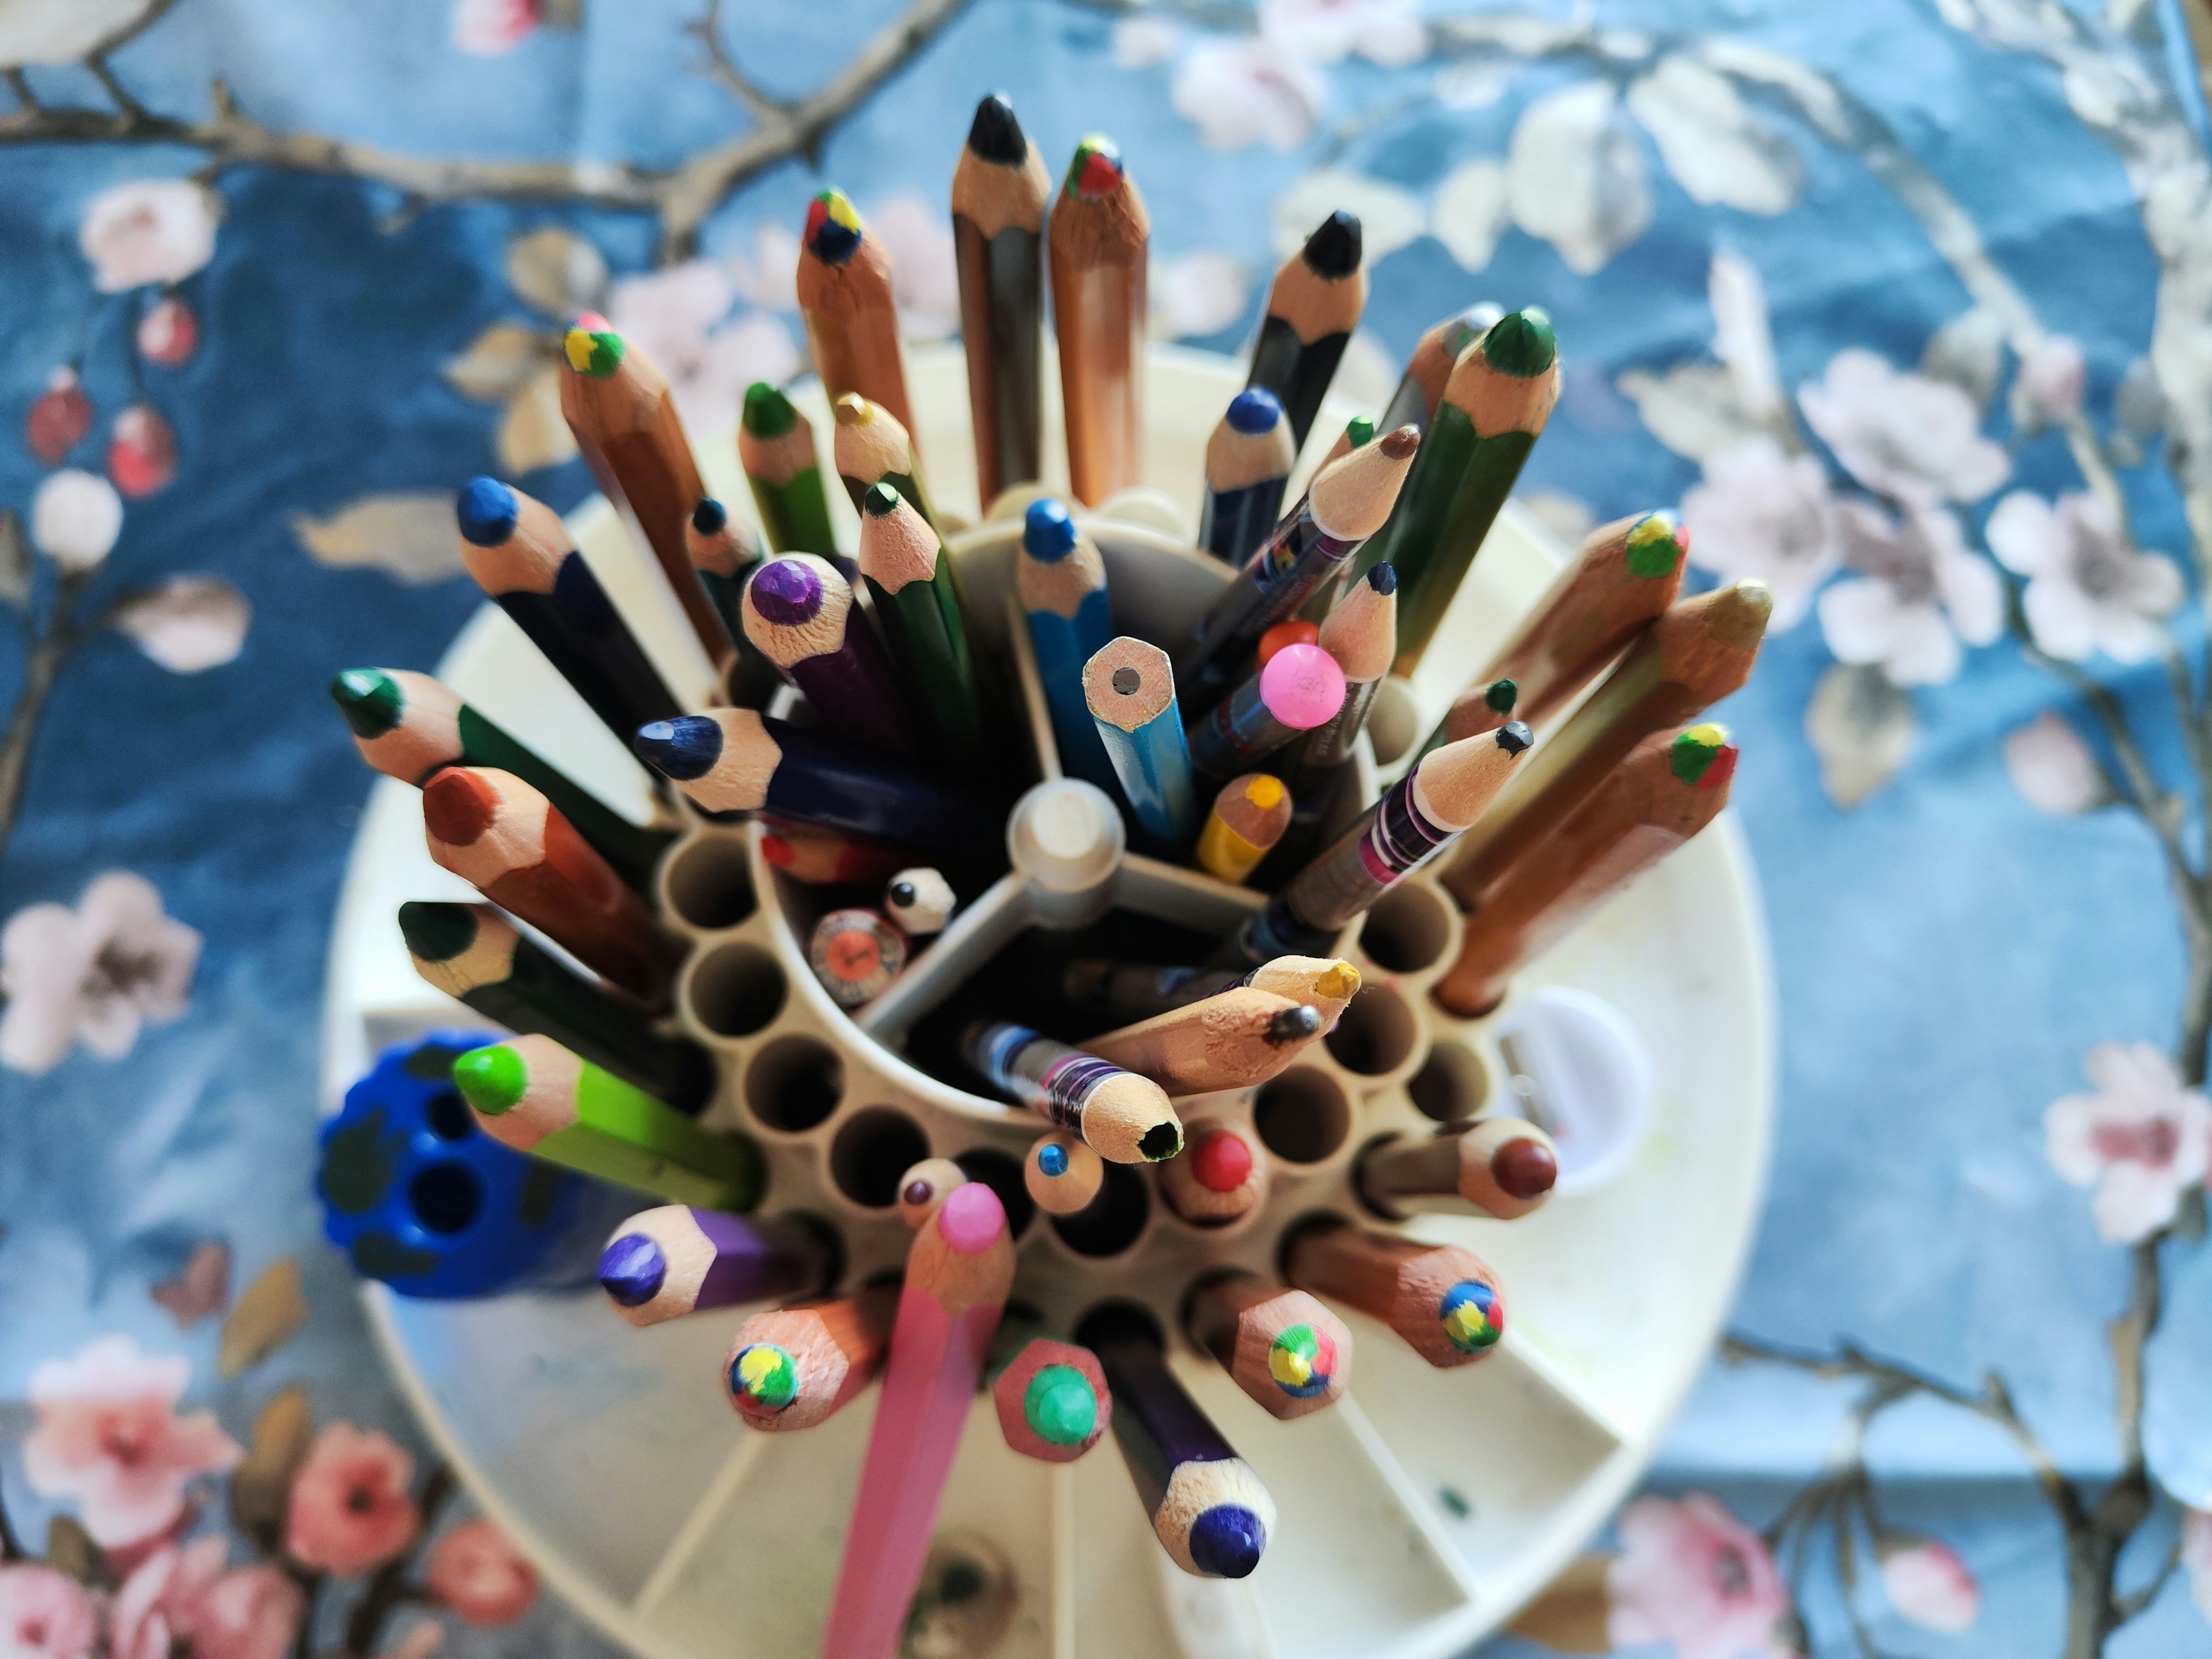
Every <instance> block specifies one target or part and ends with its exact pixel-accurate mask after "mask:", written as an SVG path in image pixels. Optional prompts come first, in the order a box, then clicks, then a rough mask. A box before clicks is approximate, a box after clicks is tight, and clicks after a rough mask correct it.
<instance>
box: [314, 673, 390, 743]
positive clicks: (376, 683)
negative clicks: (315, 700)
mask: <svg viewBox="0 0 2212 1659" xmlns="http://www.w3.org/2000/svg"><path fill="white" fill-rule="evenodd" d="M331 702H334V703H336V704H337V706H338V713H339V714H341V715H343V717H344V720H345V723H346V725H347V726H349V728H351V730H352V732H353V734H354V736H356V737H357V738H380V737H382V736H383V735H384V734H385V733H386V732H389V731H390V730H392V727H393V726H397V725H398V724H399V716H400V713H401V711H402V709H403V708H404V706H405V702H406V700H405V699H404V697H402V696H400V695H399V683H398V681H397V680H395V679H393V678H392V676H391V675H389V674H387V673H386V672H385V671H383V670H382V669H381V668H349V669H347V670H346V671H344V672H343V673H342V674H340V675H338V676H337V678H334V679H332V680H331Z"/></svg>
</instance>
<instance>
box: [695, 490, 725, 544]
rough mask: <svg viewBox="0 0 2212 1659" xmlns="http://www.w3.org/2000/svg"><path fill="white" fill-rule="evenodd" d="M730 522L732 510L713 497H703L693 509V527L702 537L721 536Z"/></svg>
mask: <svg viewBox="0 0 2212 1659" xmlns="http://www.w3.org/2000/svg"><path fill="white" fill-rule="evenodd" d="M729 521H730V510H729V508H727V507H724V506H723V505H722V504H721V502H720V501H716V500H715V499H714V497H713V496H712V495H702V496H701V497H700V498H699V505H698V506H696V507H693V508H692V509H691V527H692V528H693V529H694V530H696V531H697V532H699V533H700V534H701V535H702V536H719V535H720V534H721V533H722V526H725V525H726V524H728V523H729Z"/></svg>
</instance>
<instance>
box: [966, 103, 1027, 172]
mask: <svg viewBox="0 0 2212 1659" xmlns="http://www.w3.org/2000/svg"><path fill="white" fill-rule="evenodd" d="M968 148H969V149H971V150H973V151H974V152H975V155H976V156H977V157H978V158H979V159H981V160H982V161H995V162H997V163H998V164H999V165H1000V167H1019V166H1021V164H1022V163H1023V162H1024V161H1027V160H1028V159H1029V154H1030V141H1029V139H1028V138H1027V137H1025V136H1024V134H1023V132H1022V124H1021V123H1020V122H1019V121H1018V120H1017V119H1016V118H1014V101H1013V100H1012V99H1011V98H1009V97H1007V96H1006V94H1005V93H1003V92H994V93H992V94H989V95H988V96H987V97H986V98H985V99H984V100H983V101H982V102H981V103H980V104H978V105H976V106H975V120H974V121H973V122H971V123H970V124H969V128H968Z"/></svg>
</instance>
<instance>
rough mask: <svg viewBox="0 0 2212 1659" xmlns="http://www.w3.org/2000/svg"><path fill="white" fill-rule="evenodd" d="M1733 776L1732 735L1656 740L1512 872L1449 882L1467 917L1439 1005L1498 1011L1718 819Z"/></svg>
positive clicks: (1717, 729) (1667, 735)
mask: <svg viewBox="0 0 2212 1659" xmlns="http://www.w3.org/2000/svg"><path fill="white" fill-rule="evenodd" d="M1735 766H1736V749H1735V744H1732V743H1731V742H1729V733H1728V728H1727V727H1726V726H1718V725H1715V724H1712V723H1710V722H1708V723H1707V724H1705V725H1703V726H1691V727H1689V728H1687V729H1686V730H1684V731H1680V732H1653V733H1652V734H1651V735H1650V737H1648V738H1644V740H1643V742H1641V743H1639V744H1637V746H1636V747H1635V748H1634V749H1633V750H1630V751H1629V755H1628V757H1627V758H1626V760H1624V761H1622V762H1621V763H1620V765H1619V766H1617V767H1615V768H1614V769H1613V771H1612V772H1610V773H1609V774H1607V776H1606V777H1605V778H1604V780H1603V781H1601V782H1600V783H1599V784H1598V786H1597V787H1596V788H1595V789H1594V790H1592V791H1591V792H1590V795H1589V799H1587V800H1585V801H1584V802H1583V804H1582V805H1581V806H1579V807H1577V809H1576V810H1575V811H1572V812H1571V813H1570V814H1568V815H1567V816H1566V817H1565V818H1564V819H1563V820H1561V821H1560V823H1559V827H1558V829H1555V830H1553V831H1552V832H1551V833H1550V834H1549V835H1548V836H1546V837H1545V838H1544V839H1543V840H1542V841H1541V842H1537V843H1535V844H1534V848H1532V850H1530V851H1529V852H1528V853H1527V854H1523V855H1522V857H1521V858H1519V859H1517V860H1515V861H1514V862H1513V863H1512V864H1510V866H1501V865H1500V864H1499V863H1498V860H1497V859H1496V857H1495V856H1492V857H1485V858H1482V859H1480V860H1476V861H1475V862H1474V863H1473V864H1471V865H1469V866H1468V867H1467V869H1466V870H1465V871H1464V872H1462V871H1461V870H1458V869H1454V870H1452V871H1450V872H1447V875H1446V878H1445V879H1446V882H1447V884H1449V885H1450V886H1451V887H1452V889H1453V891H1454V894H1455V896H1459V897H1460V899H1461V902H1462V903H1463V904H1466V905H1467V906H1468V912H1469V914H1468V919H1467V930H1466V933H1465V934H1464V935H1463V937H1462V943H1461V945H1460V955H1459V960H1458V961H1457V962H1455V963H1453V965H1452V968H1451V970H1450V971H1449V973H1447V974H1446V975H1444V976H1443V979H1441V980H1439V981H1437V987H1436V990H1435V996H1436V999H1437V1001H1438V1002H1439V1003H1441V1004H1442V1005H1443V1006H1444V1007H1446V1008H1449V1009H1450V1010H1451V1011H1452V1012H1455V1013H1462V1012H1468V1013H1479V1012H1487V1011H1488V1010H1489V1009H1491V1008H1492V1007H1495V1006H1497V1005H1498V1002H1500V1001H1501V1000H1504V995H1505V989H1506V986H1507V984H1508V983H1509V982H1510V980H1511V978H1512V976H1513V975H1514V974H1515V972H1516V971H1517V970H1518V969H1520V968H1521V967H1522V964H1523V963H1527V962H1528V961H1530V960H1531V959H1532V958H1534V957H1535V956H1536V955H1537V954H1538V952H1540V951H1542V950H1543V949H1544V948H1545V947H1546V946H1547V945H1550V944H1551V943H1552V942H1553V940H1555V939H1559V937H1561V936H1562V935H1563V934H1564V933H1566V931H1567V930H1568V929H1569V928H1571V927H1574V926H1575V924H1576V923H1577V922H1579V921H1581V920H1582V919H1583V917H1584V916H1586V915H1589V912H1590V911H1591V910H1592V909H1593V908H1595V906H1596V905H1597V903H1598V902H1600V901H1601V899H1603V898H1605V897H1606V896H1607V895H1608V894H1610V893H1612V892H1613V891H1614V890H1616V889H1618V888H1619V887H1620V884H1622V883H1624V882H1626V880H1628V878H1630V877H1632V876H1633V875H1635V874H1637V873H1638V872H1640V871H1643V870H1646V869H1649V868H1650V866H1652V865H1654V864H1656V863H1657V862H1658V861H1659V860H1661V859H1662V858H1664V857H1666V855H1667V854H1669V853H1671V852H1673V851H1674V848H1677V847H1680V845H1681V844H1682V843H1683V842H1686V841H1687V840H1689V838H1690V837H1691V836H1694V835H1696V834H1697V833H1698V832H1699V830H1701V829H1704V828H1705V826H1706V825H1707V824H1709V823H1711V822H1712V821H1713V820H1714V819H1715V818H1716V817H1719V816H1720V812H1721V809H1722V808H1723V807H1724V806H1726V805H1728V798H1729V783H1730V781H1732V780H1733V779H1734V778H1735ZM1469 894H1472V895H1473V897H1472V899H1469V898H1468V897H1467V895H1469Z"/></svg>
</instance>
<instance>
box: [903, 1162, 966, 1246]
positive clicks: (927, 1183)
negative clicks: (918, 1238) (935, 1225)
mask: <svg viewBox="0 0 2212 1659" xmlns="http://www.w3.org/2000/svg"><path fill="white" fill-rule="evenodd" d="M967 1184H968V1172H967V1170H963V1169H962V1168H961V1167H960V1166H959V1165H958V1164H955V1163H954V1162H953V1161H952V1160H951V1158H924V1159H922V1160H921V1163H919V1164H915V1165H913V1166H912V1167H910V1168H909V1169H908V1170H907V1172H906V1173H905V1174H904V1175H902V1176H900V1177H899V1189H898V1212H899V1219H900V1220H901V1221H903V1222H904V1223H906V1225H907V1230H908V1231H910V1232H911V1231H915V1230H916V1229H918V1228H919V1227H920V1226H921V1224H922V1223H923V1222H925V1221H927V1220H928V1219H929V1218H930V1217H932V1216H933V1215H935V1214H936V1213H937V1206H939V1205H940V1204H942V1203H944V1202H945V1199H946V1198H947V1197H948V1196H949V1195H950V1194H951V1192H952V1191H953V1189H954V1188H958V1187H964V1186H966V1185H967Z"/></svg>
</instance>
